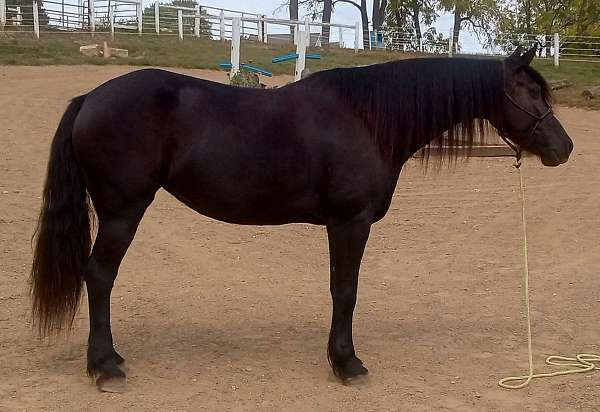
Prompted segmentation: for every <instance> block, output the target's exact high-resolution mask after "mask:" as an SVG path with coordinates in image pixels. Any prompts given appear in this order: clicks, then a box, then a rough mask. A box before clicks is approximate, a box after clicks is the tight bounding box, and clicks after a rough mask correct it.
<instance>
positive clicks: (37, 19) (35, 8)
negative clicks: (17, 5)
mask: <svg viewBox="0 0 600 412" xmlns="http://www.w3.org/2000/svg"><path fill="white" fill-rule="evenodd" d="M31 6H32V8H33V32H34V33H35V37H36V39H39V38H40V17H39V14H38V3H37V0H33V2H32V3H31Z"/></svg>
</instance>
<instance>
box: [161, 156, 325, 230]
mask: <svg viewBox="0 0 600 412" xmlns="http://www.w3.org/2000/svg"><path fill="white" fill-rule="evenodd" d="M252 159H254V157H252ZM310 180H311V179H310V177H309V175H308V172H307V169H304V170H303V169H302V168H301V167H298V166H291V165H289V164H287V163H283V162H281V163H279V162H273V163H270V164H260V162H259V161H257V160H256V159H254V160H250V159H243V158H239V157H235V156H221V155H220V154H219V153H212V156H205V155H203V154H202V155H199V154H193V153H192V154H191V155H190V156H188V159H186V161H185V162H183V163H182V164H180V165H177V166H176V167H175V168H174V172H173V173H171V174H170V176H169V178H168V180H167V182H166V183H165V184H164V185H163V186H164V188H165V190H167V191H168V192H169V193H171V194H172V195H174V196H175V197H176V198H178V199H179V200H181V201H182V202H183V203H185V204H186V205H187V206H189V207H190V208H192V209H194V210H196V211H197V212H198V213H200V214H203V215H205V216H208V217H211V218H214V219H217V220H221V221H224V222H230V223H236V224H243V225H277V224H285V223H295V222H306V223H322V221H323V216H322V213H321V205H320V201H319V197H318V194H317V192H316V190H315V189H314V188H313V187H311V184H310Z"/></svg>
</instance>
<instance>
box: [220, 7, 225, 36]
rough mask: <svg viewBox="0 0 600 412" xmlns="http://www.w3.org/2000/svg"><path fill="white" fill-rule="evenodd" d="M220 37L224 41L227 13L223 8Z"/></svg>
mask: <svg viewBox="0 0 600 412" xmlns="http://www.w3.org/2000/svg"><path fill="white" fill-rule="evenodd" d="M219 38H220V40H221V41H222V42H224V41H225V13H223V10H221V13H220V14H219Z"/></svg>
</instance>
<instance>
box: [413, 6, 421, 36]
mask: <svg viewBox="0 0 600 412" xmlns="http://www.w3.org/2000/svg"><path fill="white" fill-rule="evenodd" d="M420 14H421V11H420V9H419V2H417V1H415V2H413V9H412V20H413V26H415V35H416V36H417V41H420V40H421V37H423V35H422V34H421V16H420Z"/></svg>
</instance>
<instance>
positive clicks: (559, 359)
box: [498, 152, 600, 389]
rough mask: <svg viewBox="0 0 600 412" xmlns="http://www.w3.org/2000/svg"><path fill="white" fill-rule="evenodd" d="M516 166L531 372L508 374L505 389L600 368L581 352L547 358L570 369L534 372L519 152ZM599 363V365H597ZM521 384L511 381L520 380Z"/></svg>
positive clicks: (592, 357)
mask: <svg viewBox="0 0 600 412" xmlns="http://www.w3.org/2000/svg"><path fill="white" fill-rule="evenodd" d="M514 167H515V168H516V169H517V170H518V171H519V186H520V189H521V220H522V222H523V225H522V227H523V261H524V286H525V288H524V289H525V308H526V318H527V351H528V358H529V374H527V375H521V376H508V377H506V378H504V379H500V381H499V382H498V385H499V386H500V387H502V388H505V389H522V388H525V387H526V386H528V385H529V384H530V383H531V381H532V380H533V379H538V378H551V377H554V376H562V375H571V374H575V373H585V372H591V371H594V370H600V355H597V354H594V353H580V354H578V355H575V357H567V356H560V355H552V356H548V357H547V358H546V364H547V365H551V366H560V367H569V368H570V369H566V370H562V371H556V372H548V373H533V350H532V339H531V315H530V305H529V260H528V254H527V220H526V218H525V186H524V185H523V172H522V168H521V159H520V156H519V155H518V152H517V160H516V162H515V164H514ZM597 365H598V366H597ZM519 381H523V382H522V383H519V384H514V383H509V382H519Z"/></svg>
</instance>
